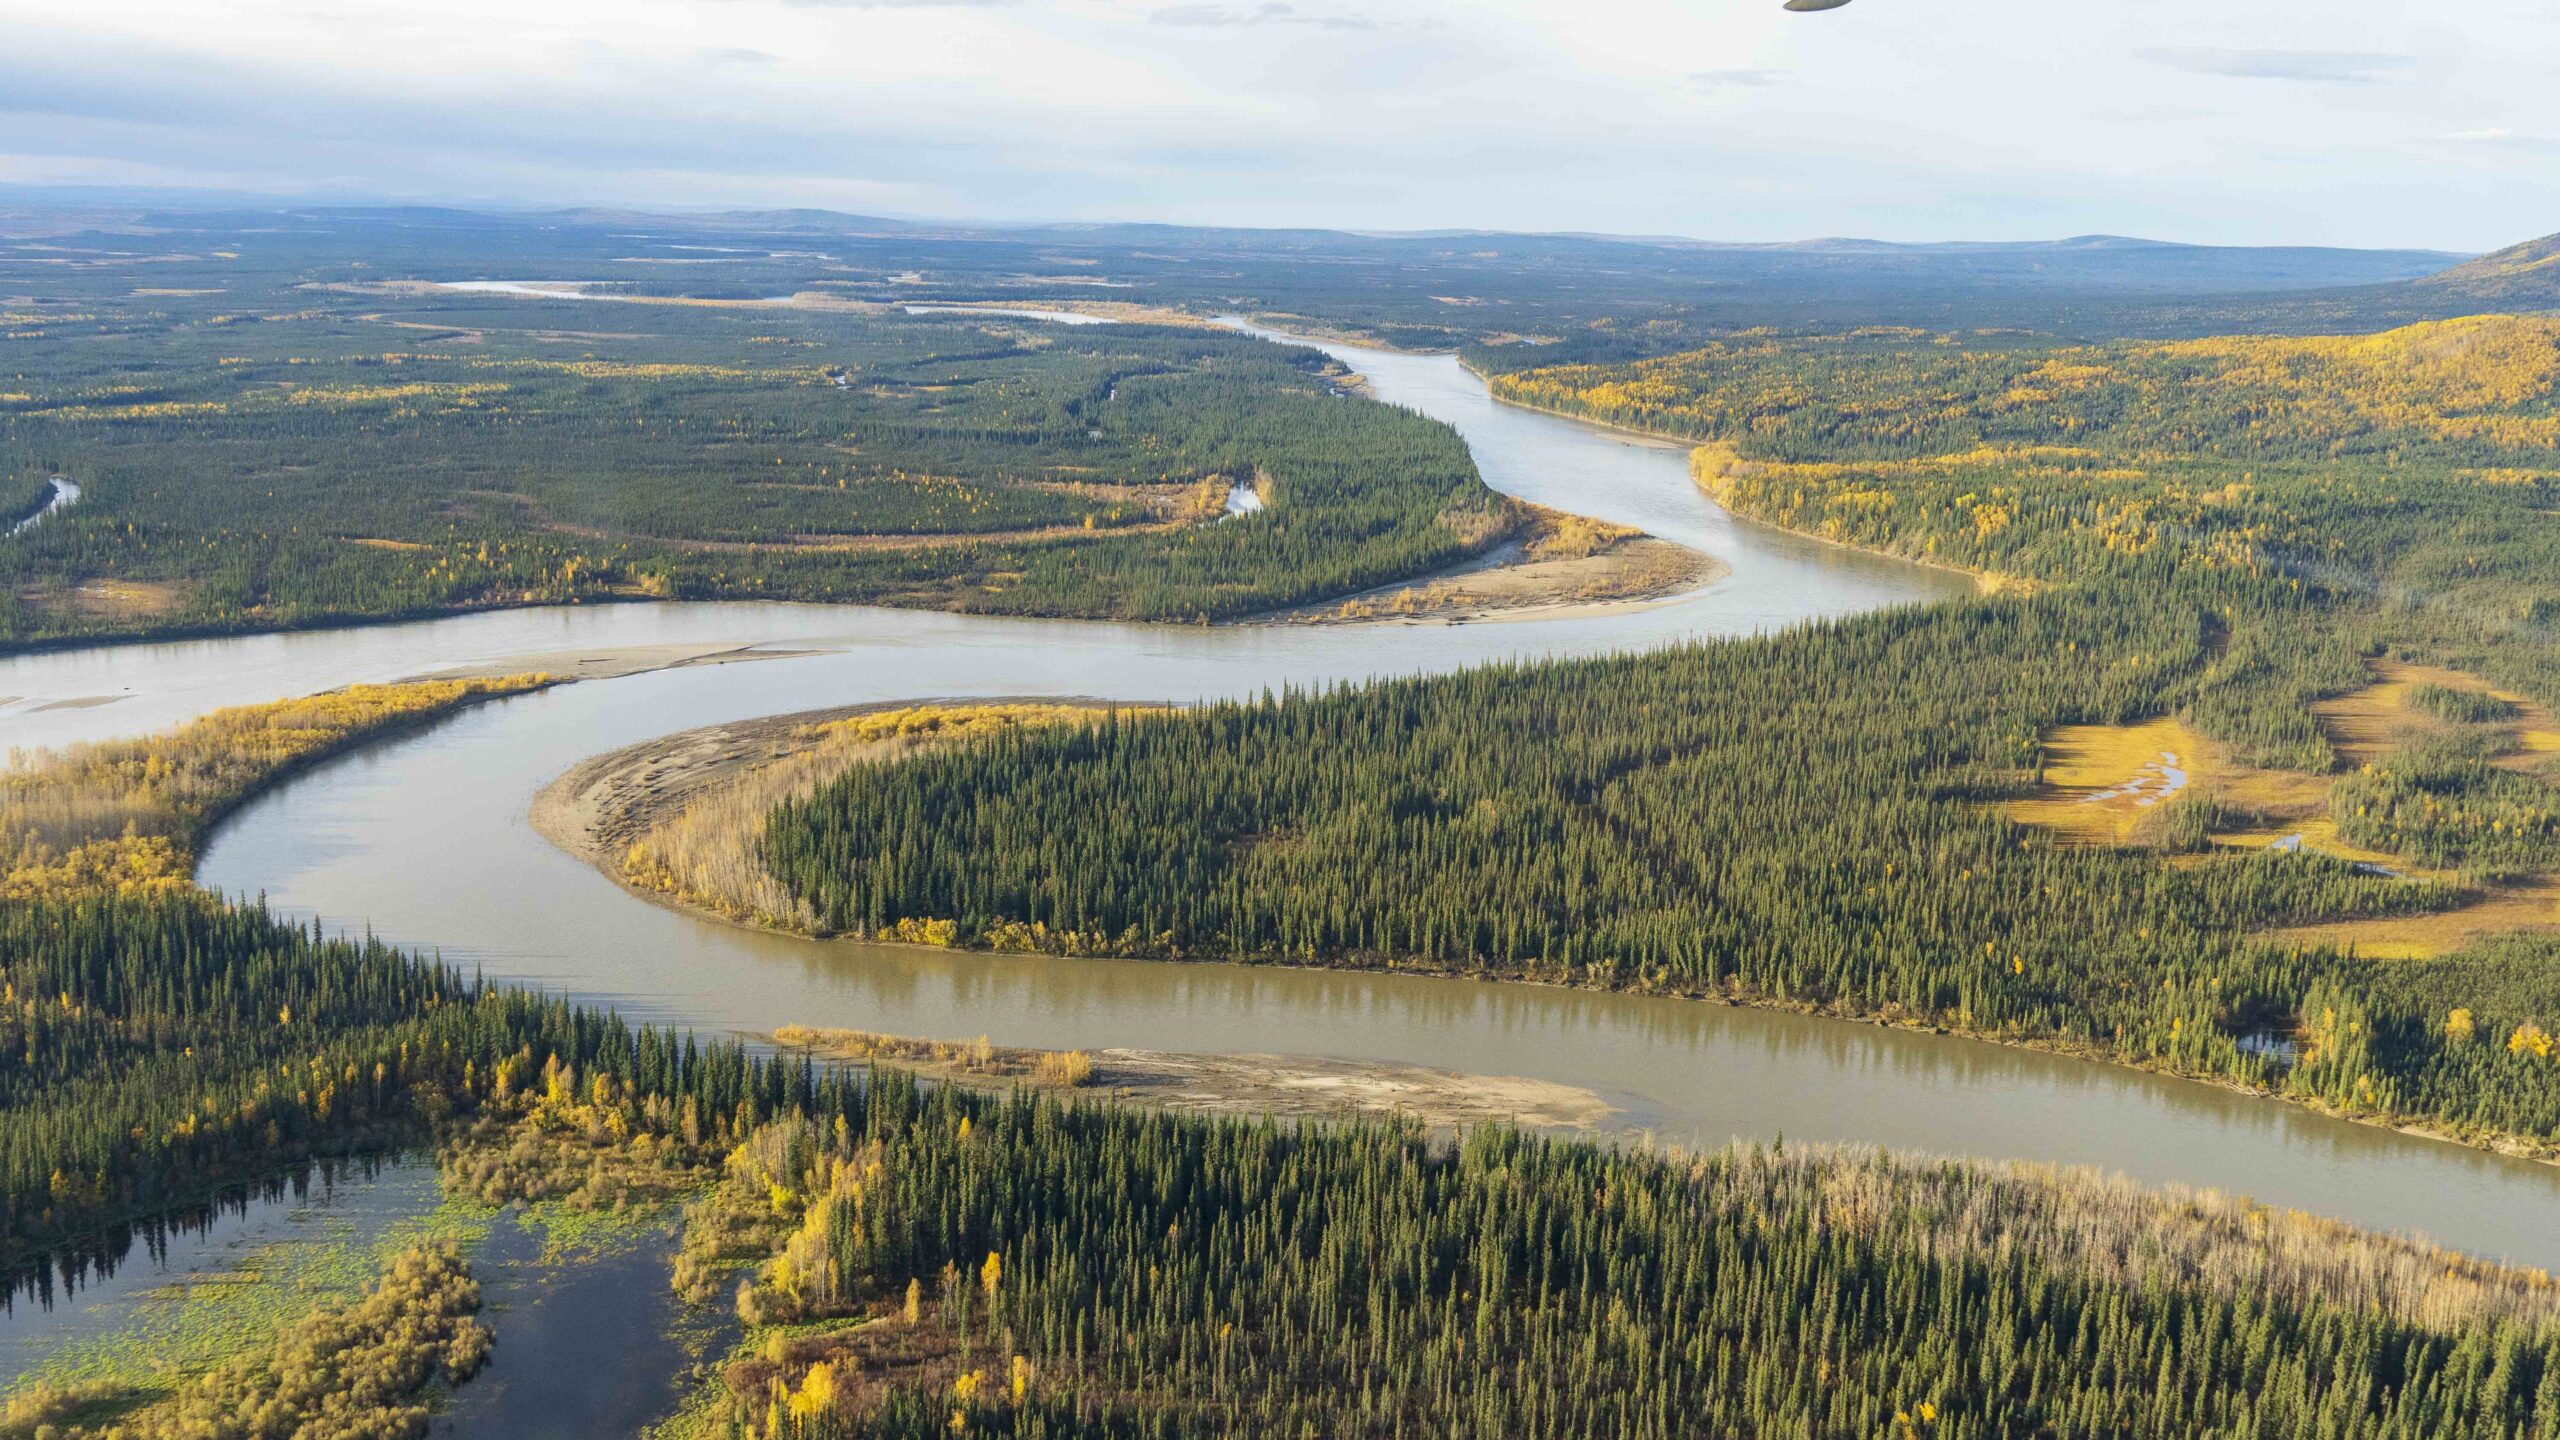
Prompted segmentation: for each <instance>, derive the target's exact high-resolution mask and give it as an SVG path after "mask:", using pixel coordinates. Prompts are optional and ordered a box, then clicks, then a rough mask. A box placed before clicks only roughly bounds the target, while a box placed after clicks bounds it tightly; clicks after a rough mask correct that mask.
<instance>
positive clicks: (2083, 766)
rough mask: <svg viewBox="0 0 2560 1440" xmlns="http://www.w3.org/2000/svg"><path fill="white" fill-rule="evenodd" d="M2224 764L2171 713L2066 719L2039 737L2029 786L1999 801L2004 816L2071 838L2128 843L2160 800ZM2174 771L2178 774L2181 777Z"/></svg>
mask: <svg viewBox="0 0 2560 1440" xmlns="http://www.w3.org/2000/svg"><path fill="white" fill-rule="evenodd" d="M2231 769H2232V767H2231V766H2230V765H2229V764H2228V762H2227V761H2225V760H2224V759H2223V757H2222V756H2221V754H2220V753H2219V751H2218V750H2217V749H2216V747H2214V746H2211V745H2209V744H2207V743H2206V741H2205V739H2204V737H2203V736H2201V735H2198V734H2197V733H2196V732H2194V731H2193V730H2190V729H2188V728H2187V727H2186V726H2185V725H2184V724H2182V723H2181V722H2179V721H2177V720H2175V719H2171V718H2167V717H2163V718H2161V719H2157V720H2146V721H2144V722H2142V723H2141V724H2139V725H2066V726H2063V727H2062V728H2060V729H2058V730H2056V731H2054V732H2053V733H2052V734H2050V735H2048V736H2046V737H2045V763H2044V781H2043V783H2042V784H2041V785H2039V786H2038V787H2037V789H2036V793H2035V794H2034V795H2032V796H2029V797H2026V798H2024V799H2019V800H2013V801H2010V802H2008V803H2007V804H2006V805H2004V806H2003V807H2002V809H2003V811H2004V812H2005V813H2006V814H2007V815H2008V816H2009V818H2010V819H2012V820H2016V821H2018V822H2019V823H2021V824H2026V825H2034V826H2038V827H2040V828H2043V829H2046V830H2051V831H2053V832H2054V833H2056V834H2058V835H2061V836H2063V837H2064V838H2065V839H2068V840H2071V841H2074V842H2076V843H2079V844H2084V845H2124V844H2130V843H2132V842H2133V841H2135V840H2136V839H2138V838H2139V832H2140V830H2141V828H2142V824H2143V822H2144V821H2145V820H2147V819H2148V818H2150V816H2151V815H2152V814H2153V813H2154V812H2155V811H2157V810H2158V809H2159V807H2160V806H2162V805H2165V804H2167V803H2169V801H2170V800H2172V799H2174V798H2175V797H2176V796H2177V795H2179V794H2183V793H2184V792H2185V789H2186V788H2188V787H2192V786H2195V785H2198V784H2208V783H2214V782H2218V781H2219V780H2221V779H2222V778H2223V777H2224V776H2225V775H2227V774H2228V773H2229V772H2230V770H2231ZM2176 774H2183V775H2184V777H2185V783H2184V785H2178V784H2177V783H2176V782H2175V780H2174V775H2176Z"/></svg>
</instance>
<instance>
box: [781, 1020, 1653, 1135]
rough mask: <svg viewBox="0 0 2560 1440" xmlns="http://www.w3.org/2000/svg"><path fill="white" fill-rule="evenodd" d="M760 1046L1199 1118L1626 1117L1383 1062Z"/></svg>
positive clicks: (932, 1046)
mask: <svg viewBox="0 0 2560 1440" xmlns="http://www.w3.org/2000/svg"><path fill="white" fill-rule="evenodd" d="M759 1038H761V1039H764V1040H765V1041H767V1042H768V1043H770V1044H772V1045H773V1046H774V1047H775V1048H776V1049H779V1050H787V1051H798V1052H802V1053H805V1054H809V1055H813V1056H816V1057H818V1058H820V1059H824V1060H833V1061H839V1062H843V1063H847V1064H876V1065H888V1066H894V1067H896V1068H898V1069H901V1070H910V1071H913V1072H915V1073H916V1074H918V1075H921V1076H923V1077H925V1078H927V1079H932V1080H941V1081H947V1082H950V1083H952V1084H957V1085H973V1086H979V1087H982V1088H983V1087H999V1088H1001V1087H1007V1086H1015V1085H1024V1086H1029V1087H1031V1088H1033V1089H1037V1090H1048V1091H1053V1092H1057V1093H1061V1094H1065V1093H1085V1094H1094V1095H1108V1096H1110V1097H1111V1098H1113V1099H1115V1100H1126V1101H1131V1102H1134V1103H1136V1104H1140V1105H1145V1106H1149V1107H1151V1108H1153V1109H1158V1110H1172V1111H1177V1112H1180V1113H1183V1114H1191V1115H1272V1116H1278V1117H1281V1118H1284V1119H1342V1118H1347V1117H1352V1116H1365V1117H1371V1118H1401V1119H1409V1120H1413V1121H1417V1122H1419V1123H1420V1124H1422V1125H1425V1126H1427V1127H1429V1128H1431V1129H1434V1130H1444V1131H1445V1130H1457V1129H1462V1128H1465V1127H1468V1126H1474V1125H1493V1124H1504V1125H1519V1126H1524V1127H1526V1128H1529V1129H1533V1130H1571V1131H1577V1132H1585V1133H1587V1132H1590V1131H1592V1130H1594V1129H1596V1128H1597V1127H1598V1126H1599V1125H1600V1124H1601V1123H1602V1122H1603V1121H1605V1120H1607V1119H1608V1118H1609V1117H1610V1116H1612V1115H1615V1114H1617V1113H1618V1108H1617V1107H1616V1106H1614V1105H1611V1104H1610V1103H1609V1102H1607V1101H1606V1100H1603V1099H1601V1098H1600V1096H1599V1095H1598V1094H1597V1093H1595V1092H1593V1091H1591V1090H1587V1089H1584V1088H1582V1087H1580V1086H1574V1085H1560V1084H1557V1083H1555V1082H1554V1081H1550V1080H1536V1079H1531V1078H1528V1077H1526V1076H1519V1075H1465V1074H1460V1073H1458V1072H1456V1071H1452V1070H1438V1069H1433V1068H1431V1067H1428V1066H1423V1065H1400V1064H1395V1063H1392V1062H1386V1061H1375V1060H1334V1059H1326V1058H1323V1057H1319V1056H1308V1055H1198V1054H1186V1053H1182V1052H1178V1051H1171V1050H1136V1049H1109V1050H1097V1051H1093V1052H1091V1053H1087V1052H1085V1051H1080V1050H1068V1051H1061V1050H1030V1049H1016V1048H1001V1047H997V1046H991V1045H989V1044H987V1043H986V1042H985V1041H984V1040H979V1041H976V1042H974V1043H970V1042H961V1043H953V1042H947V1041H946V1042H936V1041H927V1040H913V1039H908V1038H905V1037H902V1036H892V1035H874V1034H872V1033H870V1032H868V1031H863V1030H829V1029H812V1028H810V1027H808V1026H805V1025H786V1026H784V1027H782V1028H781V1029H779V1030H776V1031H774V1032H773V1033H772V1034H770V1035H766V1036H762V1037H759Z"/></svg>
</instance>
